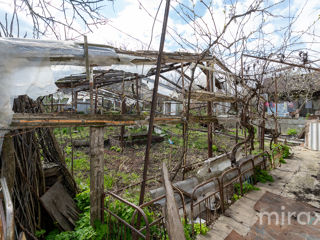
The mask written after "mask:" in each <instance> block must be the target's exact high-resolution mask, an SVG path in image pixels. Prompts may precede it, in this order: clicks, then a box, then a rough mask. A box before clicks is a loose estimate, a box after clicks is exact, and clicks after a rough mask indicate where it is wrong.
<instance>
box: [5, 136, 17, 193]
mask: <svg viewBox="0 0 320 240" xmlns="http://www.w3.org/2000/svg"><path fill="white" fill-rule="evenodd" d="M10 134H12V132H11V133H8V134H6V135H5V137H4V139H3V145H2V153H1V177H2V178H5V179H6V182H7V185H8V190H9V193H10V195H12V191H13V185H14V179H15V172H16V164H15V163H16V160H15V155H14V145H13V138H12V137H11V136H10Z"/></svg>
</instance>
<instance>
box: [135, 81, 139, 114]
mask: <svg viewBox="0 0 320 240" xmlns="http://www.w3.org/2000/svg"><path fill="white" fill-rule="evenodd" d="M136 98H137V103H136V104H137V106H136V108H137V115H140V105H139V78H138V76H137V77H136Z"/></svg>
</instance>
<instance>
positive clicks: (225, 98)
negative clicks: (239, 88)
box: [185, 90, 236, 102]
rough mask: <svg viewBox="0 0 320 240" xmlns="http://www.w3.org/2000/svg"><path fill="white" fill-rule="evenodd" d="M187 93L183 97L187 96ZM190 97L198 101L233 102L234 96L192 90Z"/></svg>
mask: <svg viewBox="0 0 320 240" xmlns="http://www.w3.org/2000/svg"><path fill="white" fill-rule="evenodd" d="M187 96H188V93H186V95H185V98H187ZM191 99H193V100H197V101H199V102H207V101H211V102H235V101H236V98H235V97H234V96H229V95H226V94H222V93H217V92H215V93H214V92H208V91H202V90H199V91H194V92H191Z"/></svg>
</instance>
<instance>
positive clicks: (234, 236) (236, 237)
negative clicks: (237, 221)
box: [224, 230, 245, 240]
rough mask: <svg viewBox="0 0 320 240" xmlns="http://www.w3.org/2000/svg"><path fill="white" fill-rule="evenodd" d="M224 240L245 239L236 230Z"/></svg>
mask: <svg viewBox="0 0 320 240" xmlns="http://www.w3.org/2000/svg"><path fill="white" fill-rule="evenodd" d="M224 240H245V238H244V237H243V236H241V235H240V234H239V233H237V232H236V231H235V230H232V232H231V233H230V234H229V235H228V236H227V237H226V238H225V239H224Z"/></svg>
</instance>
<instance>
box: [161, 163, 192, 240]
mask: <svg viewBox="0 0 320 240" xmlns="http://www.w3.org/2000/svg"><path fill="white" fill-rule="evenodd" d="M162 177H163V184H164V188H165V190H166V209H165V214H166V226H167V231H168V235H169V239H172V240H174V239H177V240H180V239H181V240H183V239H186V238H185V236H184V230H183V226H182V223H181V220H180V216H179V211H178V207H177V204H176V201H175V198H174V193H173V188H172V185H171V182H170V180H169V172H168V169H167V166H166V164H165V163H163V164H162Z"/></svg>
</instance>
